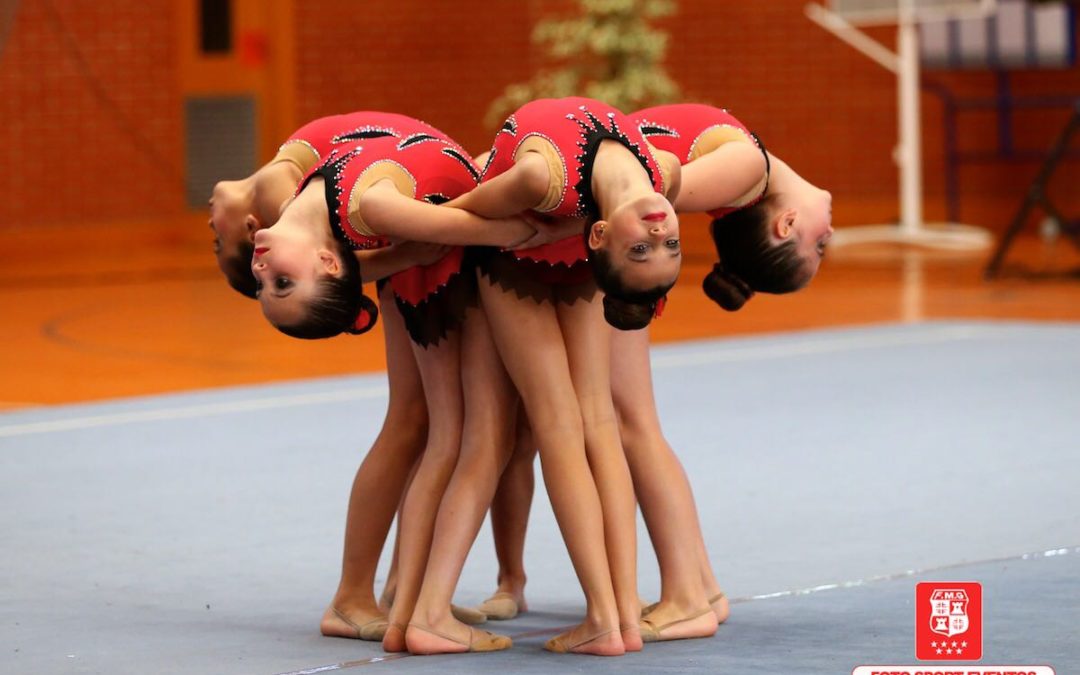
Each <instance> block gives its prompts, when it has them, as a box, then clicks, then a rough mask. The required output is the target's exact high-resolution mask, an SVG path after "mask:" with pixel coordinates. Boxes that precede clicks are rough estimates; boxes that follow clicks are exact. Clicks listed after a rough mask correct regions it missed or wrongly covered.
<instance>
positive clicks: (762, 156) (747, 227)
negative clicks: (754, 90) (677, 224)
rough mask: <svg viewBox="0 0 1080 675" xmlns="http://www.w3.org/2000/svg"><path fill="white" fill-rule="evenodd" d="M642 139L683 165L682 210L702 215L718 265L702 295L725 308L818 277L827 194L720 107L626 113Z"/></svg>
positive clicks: (828, 212) (828, 224)
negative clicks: (708, 224) (709, 220)
mask: <svg viewBox="0 0 1080 675" xmlns="http://www.w3.org/2000/svg"><path fill="white" fill-rule="evenodd" d="M630 117H631V118H633V119H634V120H635V121H636V122H637V123H638V125H639V128H640V129H641V132H642V134H643V135H644V136H645V137H646V138H647V139H649V142H650V143H652V144H653V145H655V146H656V147H658V148H661V149H663V150H667V151H669V152H671V153H673V154H674V155H675V156H677V157H678V158H679V161H680V162H682V164H683V172H682V176H683V183H682V189H681V191H680V193H679V195H678V197H677V198H676V200H675V209H676V210H677V211H680V212H687V211H695V212H702V211H704V212H707V213H709V215H711V216H712V217H713V218H714V220H713V222H712V225H711V234H712V238H713V243H714V244H715V245H716V250H717V253H718V254H719V256H720V262H719V263H717V265H716V266H714V269H713V271H712V272H711V273H710V274H709V276H708V277H707V278H706V280H705V292H706V293H707V294H708V295H709V297H710V298H712V299H713V300H714V301H716V302H717V303H718V304H720V305H721V306H722V307H724V308H725V309H729V310H734V309H738V308H739V307H741V306H742V304H743V303H744V302H745V301H746V299H747V298H749V296H750V294H751V293H752V292H754V291H760V292H764V293H790V292H792V291H797V290H799V289H800V288H802V287H804V286H805V285H806V284H808V283H809V282H810V280H811V279H813V277H814V275H815V274H817V270H818V267H819V266H820V264H821V259H822V257H823V256H824V253H825V246H826V245H827V244H828V242H829V238H830V237H831V236H832V231H833V230H832V195H830V194H829V193H828V191H826V190H822V189H821V188H818V187H817V186H815V185H813V184H811V183H809V182H808V181H807V180H806V179H804V178H803V177H802V176H800V175H799V174H797V173H796V172H795V171H794V170H793V169H792V168H791V167H790V166H788V165H787V164H786V163H784V162H783V161H781V160H780V159H778V158H777V157H775V156H774V155H771V154H769V153H767V152H766V151H765V148H764V146H763V145H762V144H761V142H760V141H759V140H758V138H757V136H755V135H754V134H752V133H751V132H750V130H749V129H747V128H746V126H745V125H743V124H742V122H740V121H739V120H738V119H736V118H735V117H734V116H733V115H732V114H731V113H729V112H728V111H727V110H724V109H722V108H715V107H713V106H709V105H702V104H697V103H684V104H677V105H664V106H656V107H654V108H647V109H645V110H641V111H638V112H636V113H634V114H633V115H631V116H630Z"/></svg>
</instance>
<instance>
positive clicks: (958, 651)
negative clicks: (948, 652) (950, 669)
mask: <svg viewBox="0 0 1080 675" xmlns="http://www.w3.org/2000/svg"><path fill="white" fill-rule="evenodd" d="M956 653H957V654H963V653H964V650H963V649H960V648H959V647H958V648H957V649H956Z"/></svg>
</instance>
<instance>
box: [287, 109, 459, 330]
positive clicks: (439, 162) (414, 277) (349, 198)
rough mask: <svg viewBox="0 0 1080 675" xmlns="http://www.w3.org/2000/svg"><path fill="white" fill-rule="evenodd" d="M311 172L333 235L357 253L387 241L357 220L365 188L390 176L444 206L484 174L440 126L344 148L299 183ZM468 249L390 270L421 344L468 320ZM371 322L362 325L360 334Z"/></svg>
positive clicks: (393, 286)
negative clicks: (321, 185) (320, 184)
mask: <svg viewBox="0 0 1080 675" xmlns="http://www.w3.org/2000/svg"><path fill="white" fill-rule="evenodd" d="M314 176H321V177H322V178H323V179H324V182H325V185H326V203H327V207H328V208H329V211H330V226H331V230H332V231H333V233H334V236H335V237H336V238H337V239H339V240H340V241H342V242H344V243H345V245H346V246H348V247H349V248H351V249H353V250H359V249H371V248H381V247H383V246H387V245H389V244H390V241H389V240H388V239H387V238H386V237H384V236H381V235H379V234H378V233H376V232H374V231H372V230H371V228H369V227H368V226H367V225H366V224H365V223H364V222H363V221H362V219H361V218H360V215H359V213H358V212H357V209H356V204H357V202H358V200H359V197H360V195H361V194H362V193H363V192H364V190H365V189H367V188H368V187H370V186H371V185H374V184H375V183H376V182H378V181H380V180H383V179H389V180H391V181H393V183H394V185H395V186H396V187H397V189H398V190H399V191H400V192H401V193H402V194H404V195H406V196H409V197H413V198H415V199H419V200H422V201H426V202H429V203H432V204H441V203H443V202H446V201H449V200H450V199H453V198H454V197H457V196H458V195H461V194H463V193H465V192H467V191H469V190H471V189H472V188H473V187H475V186H476V182H477V180H478V179H479V172H478V170H477V168H476V166H475V165H474V164H473V161H472V158H471V157H469V155H468V153H466V152H465V151H464V150H463V149H462V148H461V146H459V145H458V144H457V143H455V142H454V141H452V140H450V138H448V137H447V136H446V135H445V134H442V132H439V131H437V130H435V129H432V130H431V131H419V132H416V133H411V134H406V135H404V136H402V137H401V138H398V137H382V138H372V139H368V140H364V141H362V142H360V143H356V144H353V145H352V146H339V147H335V148H334V149H332V150H331V151H330V154H329V156H328V157H327V158H326V160H325V161H324V162H323V163H322V164H320V165H319V166H318V167H316V168H315V169H314V170H313V171H312V172H311V173H310V174H309V175H308V176H307V177H305V179H304V180H303V181H302V182H301V184H300V187H299V188H298V190H297V191H298V192H299V191H300V190H302V189H303V188H304V186H305V185H307V183H308V182H309V181H310V180H311V178H312V177H314ZM463 259H464V249H463V248H461V247H454V248H452V249H451V250H450V252H449V253H448V254H447V255H446V256H444V257H443V258H441V259H440V260H439V261H437V262H435V263H433V264H431V265H425V266H417V267H411V268H409V269H407V270H404V271H402V272H398V273H397V274H394V275H392V276H391V277H390V278H389V279H388V280H387V283H389V284H390V287H391V289H392V290H393V292H394V298H395V300H396V302H397V306H398V308H399V309H400V310H401V313H402V316H403V317H404V319H405V326H406V328H407V329H408V331H409V335H410V336H411V337H412V339H413V340H414V341H415V342H417V343H418V344H421V345H424V346H427V345H429V344H435V343H437V342H438V341H439V340H440V339H442V338H443V337H445V336H446V334H447V332H448V331H450V330H454V329H455V328H457V327H458V326H459V325H460V324H461V322H462V321H463V320H464V318H465V309H466V307H467V306H468V305H469V303H470V302H471V301H472V300H473V297H474V293H473V291H474V283H473V282H474V279H473V277H472V275H471V274H462V261H463ZM371 325H374V317H372V319H371V322H370V325H368V326H363V325H358V326H357V329H358V330H359V331H361V332H362V331H363V330H365V329H367V328H370V327H371Z"/></svg>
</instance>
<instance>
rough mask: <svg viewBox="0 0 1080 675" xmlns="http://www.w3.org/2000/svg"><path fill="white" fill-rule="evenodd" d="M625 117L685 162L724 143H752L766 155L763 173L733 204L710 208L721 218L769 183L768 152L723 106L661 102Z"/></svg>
mask: <svg viewBox="0 0 1080 675" xmlns="http://www.w3.org/2000/svg"><path fill="white" fill-rule="evenodd" d="M628 117H630V119H632V120H634V122H635V123H636V124H637V125H638V128H639V129H640V131H641V134H642V135H643V136H644V137H645V138H646V139H647V140H648V141H649V143H651V144H652V145H653V146H654V147H656V148H659V149H660V150H667V151H668V152H670V153H672V154H673V155H675V156H676V157H678V158H679V162H680V163H682V164H684V165H686V164H689V163H690V162H692V161H694V160H695V159H697V158H698V157H701V156H702V155H704V154H706V153H708V152H711V151H713V150H715V149H716V148H718V147H720V146H721V145H723V144H725V143H732V142H741V143H753V144H754V145H756V146H757V147H758V149H760V150H761V152H762V154H764V155H765V176H764V177H763V178H762V180H761V182H759V183H758V184H757V185H755V186H754V187H753V188H752V189H751V190H750V191H749V192H748V193H747V194H745V195H743V196H742V197H741V198H740V199H738V200H737V201H736V203H734V204H731V205H728V206H724V207H721V208H717V209H713V210H712V211H709V215H711V216H712V217H714V218H720V217H723V216H725V215H727V214H728V213H731V212H732V211H737V210H739V209H741V208H744V207H747V206H750V205H751V204H753V203H755V202H757V201H758V200H759V199H761V198H762V197H763V196H764V195H765V191H766V190H767V189H768V186H769V168H768V167H769V155H768V153H766V152H765V146H764V145H762V144H761V140H760V139H758V137H757V136H756V135H755V134H754V133H753V132H752V131H750V130H749V129H748V128H747V127H746V125H745V124H743V123H742V122H740V121H739V120H738V119H737V118H736V117H735V116H734V115H732V114H731V113H729V112H728V111H727V110H724V109H723V108H715V107H713V106H711V105H704V104H701V103H678V104H674V105H660V106H656V107H653V108H646V109H644V110H639V111H638V112H636V113H631V114H630V115H629V116H628Z"/></svg>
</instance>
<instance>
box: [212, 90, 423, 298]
mask: <svg viewBox="0 0 1080 675" xmlns="http://www.w3.org/2000/svg"><path fill="white" fill-rule="evenodd" d="M421 132H423V133H431V134H435V135H439V136H441V135H442V133H441V132H440V131H438V130H437V129H435V128H434V127H432V126H430V125H428V124H425V123H423V122H421V121H419V120H415V119H413V118H411V117H408V116H406V115H398V114H396V113H386V112H377V111H359V112H353V113H347V114H344V115H330V116H328V117H321V118H319V119H317V120H313V121H311V122H308V123H307V124H305V125H304V126H302V127H300V128H299V129H297V130H296V131H295V132H293V134H292V135H291V136H289V138H288V139H286V141H285V142H284V143H282V144H281V147H280V148H278V152H277V154H276V155H275V156H274V158H273V159H271V160H270V161H269V162H267V163H266V164H265V165H263V166H262V167H260V168H259V169H258V170H257V171H256V172H255V173H253V174H252V175H250V176H248V177H246V178H242V179H240V180H223V181H218V182H217V183H216V184H215V185H214V189H213V192H212V193H211V196H210V229H211V230H212V231H213V232H214V254H215V256H216V257H217V262H218V267H219V268H220V269H221V272H222V274H224V275H225V278H226V279H227V280H228V282H229V285H230V286H232V287H233V288H234V289H235V290H237V291H239V292H240V293H243V294H244V295H246V296H248V297H250V298H254V297H255V278H254V277H253V276H252V275H251V255H252V252H253V251H254V237H255V232H256V231H257V230H260V229H263V228H266V227H270V226H271V225H273V224H274V223H276V222H277V219H278V216H279V215H280V212H281V205H282V203H283V202H284V201H285V200H287V199H288V198H289V197H291V196H292V195H293V193H294V192H295V191H296V186H297V184H298V183H299V182H300V180H301V179H302V178H303V177H304V176H305V175H306V174H307V173H308V172H309V171H310V170H311V169H312V168H313V167H314V166H315V165H316V164H318V163H319V162H320V161H322V160H324V159H326V157H327V156H328V155H329V154H330V152H331V151H332V150H333V149H334V148H335V147H341V146H351V145H355V144H356V143H359V142H363V141H365V140H370V139H373V138H384V137H394V138H404V137H405V136H406V135H407V134H410V133H421ZM382 257H387V254H385V253H379V254H373V255H372V256H369V262H371V263H372V264H378V262H375V261H377V260H378V259H379V258H382ZM371 258H375V261H372V260H371ZM380 262H381V261H380Z"/></svg>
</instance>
